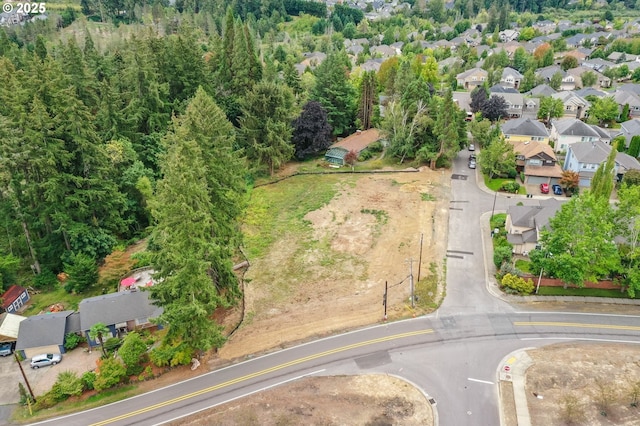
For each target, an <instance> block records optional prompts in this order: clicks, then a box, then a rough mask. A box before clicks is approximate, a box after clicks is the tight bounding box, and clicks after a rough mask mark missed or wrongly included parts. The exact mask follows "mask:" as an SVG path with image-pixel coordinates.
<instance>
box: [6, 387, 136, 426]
mask: <svg viewBox="0 0 640 426" xmlns="http://www.w3.org/2000/svg"><path fill="white" fill-rule="evenodd" d="M139 393H140V391H139V390H138V388H137V386H134V385H129V386H122V387H118V388H114V389H108V390H105V391H103V392H100V393H97V394H95V395H91V396H90V397H89V398H87V399H85V400H73V401H63V402H59V403H58V404H56V405H54V406H53V407H51V408H47V409H45V410H41V411H36V412H34V413H33V415H30V414H29V408H28V407H26V406H24V407H19V408H18V409H16V410H15V411H14V412H13V415H12V418H11V420H13V421H15V422H17V423H24V422H29V423H33V422H36V421H42V420H45V419H48V418H51V417H58V416H63V415H65V414H71V413H77V412H78V411H81V410H87V409H90V408H95V407H101V406H103V405H107V404H111V403H113V402H118V401H122V400H123V399H126V398H131V397H132V396H135V395H137V394H139Z"/></svg>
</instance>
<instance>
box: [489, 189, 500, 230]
mask: <svg viewBox="0 0 640 426" xmlns="http://www.w3.org/2000/svg"><path fill="white" fill-rule="evenodd" d="M496 198H498V191H496V192H494V193H493V207H491V217H490V218H489V225H491V219H493V213H494V212H495V210H496Z"/></svg>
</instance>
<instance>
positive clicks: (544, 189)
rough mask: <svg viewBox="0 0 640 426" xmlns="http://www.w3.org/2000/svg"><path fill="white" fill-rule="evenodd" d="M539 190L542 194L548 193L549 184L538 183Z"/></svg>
mask: <svg viewBox="0 0 640 426" xmlns="http://www.w3.org/2000/svg"><path fill="white" fill-rule="evenodd" d="M540 192H542V193H543V194H548V193H549V184H548V183H541V184H540Z"/></svg>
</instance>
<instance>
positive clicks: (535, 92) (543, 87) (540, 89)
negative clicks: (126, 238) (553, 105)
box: [526, 84, 558, 97]
mask: <svg viewBox="0 0 640 426" xmlns="http://www.w3.org/2000/svg"><path fill="white" fill-rule="evenodd" d="M554 93H558V91H557V90H556V89H554V88H553V87H551V86H549V85H548V84H539V85H537V86H536V87H534V88H533V89H531V90H529V91H528V92H527V93H526V94H527V95H529V96H535V97H543V96H551V95H553V94H554Z"/></svg>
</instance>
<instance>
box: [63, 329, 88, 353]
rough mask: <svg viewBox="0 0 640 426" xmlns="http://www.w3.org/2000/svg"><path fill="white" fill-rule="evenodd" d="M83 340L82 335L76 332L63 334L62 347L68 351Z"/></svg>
mask: <svg viewBox="0 0 640 426" xmlns="http://www.w3.org/2000/svg"><path fill="white" fill-rule="evenodd" d="M84 341H85V338H84V337H82V336H80V335H78V334H76V333H68V334H67V335H66V336H64V348H65V349H66V350H68V351H70V350H72V349H75V348H76V347H78V345H79V344H80V343H82V342H84Z"/></svg>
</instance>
